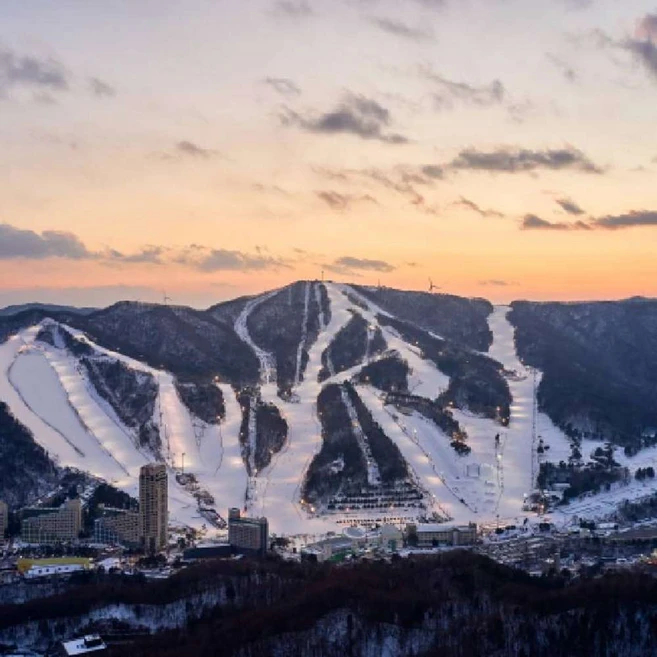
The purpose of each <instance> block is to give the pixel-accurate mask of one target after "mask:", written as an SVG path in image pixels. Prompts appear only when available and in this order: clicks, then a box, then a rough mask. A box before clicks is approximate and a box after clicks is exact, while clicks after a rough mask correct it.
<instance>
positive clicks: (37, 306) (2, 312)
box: [0, 302, 98, 317]
mask: <svg viewBox="0 0 657 657" xmlns="http://www.w3.org/2000/svg"><path fill="white" fill-rule="evenodd" d="M29 310H36V311H43V312H46V313H49V312H56V313H61V312H66V313H75V314H79V315H90V314H91V313H93V312H96V311H97V310H98V308H78V307H76V306H60V305H58V304H56V303H38V302H30V303H20V304H14V305H11V306H5V307H4V308H0V317H8V316H10V315H18V314H19V313H22V312H25V311H29Z"/></svg>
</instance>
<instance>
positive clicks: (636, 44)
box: [621, 14, 657, 78]
mask: <svg viewBox="0 0 657 657" xmlns="http://www.w3.org/2000/svg"><path fill="white" fill-rule="evenodd" d="M621 47H622V48H624V49H625V50H627V51H628V52H630V53H632V54H633V55H634V57H635V58H636V59H637V60H638V61H640V62H641V63H642V64H643V65H644V66H645V67H646V69H647V70H648V72H649V73H650V74H651V75H652V76H654V77H655V78H657V14H646V15H645V16H644V17H643V18H641V20H640V21H639V22H638V23H637V27H636V30H635V33H634V37H631V38H628V39H626V40H625V41H623V42H622V43H621Z"/></svg>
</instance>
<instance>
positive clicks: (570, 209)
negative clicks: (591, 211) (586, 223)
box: [557, 198, 586, 216]
mask: <svg viewBox="0 0 657 657" xmlns="http://www.w3.org/2000/svg"><path fill="white" fill-rule="evenodd" d="M557 203H558V204H559V205H560V206H561V207H562V209H563V210H565V211H566V212H567V213H568V214H572V215H575V216H579V215H582V214H586V213H585V212H584V210H582V208H580V207H579V205H577V203H575V201H571V200H570V199H568V198H559V199H557Z"/></svg>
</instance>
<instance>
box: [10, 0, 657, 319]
mask: <svg viewBox="0 0 657 657" xmlns="http://www.w3.org/2000/svg"><path fill="white" fill-rule="evenodd" d="M0 10H1V15H2V20H1V21H0V176H1V177H2V184H1V185H0V306H2V305H7V304H10V303H21V302H26V301H37V300H38V301H50V302H60V303H74V304H78V305H99V306H100V305H107V304H109V303H112V302H114V301H117V300H119V299H133V300H134V299H140V300H142V301H161V300H162V299H163V295H164V292H165V291H166V294H167V295H168V296H169V297H171V299H172V300H173V301H174V302H175V303H181V304H190V305H194V306H198V307H205V306H208V305H210V304H212V303H216V302H218V301H220V300H223V299H227V298H231V297H235V296H238V295H242V294H248V293H254V292H258V291H261V290H264V289H270V288H274V287H278V286H280V285H283V284H286V283H288V282H291V281H293V280H297V279H302V278H304V279H307V278H319V277H320V276H321V275H322V271H324V275H325V277H326V278H332V279H335V280H340V281H353V282H358V283H363V284H370V283H372V284H375V283H377V281H381V283H382V284H385V285H389V286H393V287H400V288H412V289H427V288H428V285H429V280H428V279H429V278H431V279H432V280H433V282H434V284H435V285H436V286H440V288H441V289H442V290H443V291H446V292H451V293H455V294H461V295H468V296H474V295H477V296H485V297H487V298H489V299H491V300H493V301H508V300H511V299H517V298H532V299H541V300H543V299H600V298H619V297H629V296H634V295H645V296H657V181H656V177H655V173H656V172H657V129H656V125H657V124H656V120H655V117H656V114H655V110H656V108H657V2H656V1H655V0H652V1H651V2H646V1H643V0H623V1H622V2H621V1H620V0H279V1H276V0H138V1H136V0H103V2H99V1H96V0H57V2H53V1H52V0H30V1H29V2H26V1H18V0H17V1H13V0H0Z"/></svg>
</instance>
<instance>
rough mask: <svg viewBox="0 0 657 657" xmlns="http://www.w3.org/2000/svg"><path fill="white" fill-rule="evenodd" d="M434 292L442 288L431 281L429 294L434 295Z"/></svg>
mask: <svg viewBox="0 0 657 657" xmlns="http://www.w3.org/2000/svg"><path fill="white" fill-rule="evenodd" d="M434 290H440V288H439V287H438V286H437V285H434V284H433V281H432V280H431V279H429V294H433V291H434Z"/></svg>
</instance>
